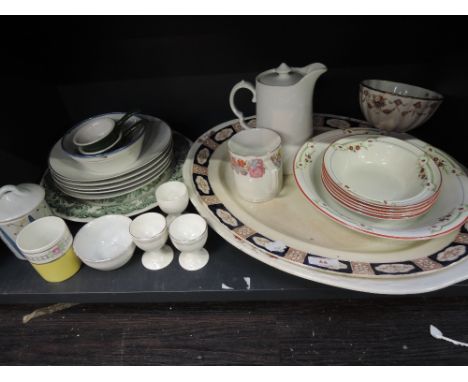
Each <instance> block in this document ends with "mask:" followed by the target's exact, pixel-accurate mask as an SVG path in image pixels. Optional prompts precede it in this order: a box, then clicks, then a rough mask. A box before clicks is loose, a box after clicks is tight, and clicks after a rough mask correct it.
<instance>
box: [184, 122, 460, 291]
mask: <svg viewBox="0 0 468 382" xmlns="http://www.w3.org/2000/svg"><path fill="white" fill-rule="evenodd" d="M250 123H251V124H254V123H253V121H250ZM314 125H315V126H316V127H317V128H319V127H320V126H326V128H328V129H331V128H348V127H360V126H366V123H365V122H363V121H359V120H356V119H352V118H345V117H338V116H334V115H329V114H319V115H317V114H316V115H315V116H314ZM238 129H240V125H239V124H238V123H237V121H235V120H234V121H230V122H226V123H223V124H221V125H218V126H216V127H214V128H212V129H210V130H209V131H208V132H207V133H206V134H204V135H203V136H202V137H200V138H199V139H198V140H197V142H196V143H195V144H194V145H193V146H192V148H191V150H190V152H189V155H188V157H187V161H186V162H185V165H184V179H185V182H186V184H187V185H188V187H189V192H190V198H191V201H192V203H193V204H194V206H195V208H196V209H197V210H198V212H199V213H200V214H201V215H202V216H203V217H205V219H207V221H208V223H209V225H210V226H211V227H212V228H213V229H214V230H215V231H216V232H217V233H218V234H220V235H221V236H222V237H223V238H224V239H225V240H227V241H228V242H229V243H231V244H232V245H233V246H235V247H237V248H238V249H240V250H241V251H243V252H245V253H246V254H248V255H250V256H252V257H254V258H256V259H257V260H259V261H262V262H263V263H265V264H268V265H270V266H272V267H274V268H277V269H279V270H281V271H284V272H287V273H290V274H293V275H296V276H299V277H302V278H305V279H308V280H313V281H316V282H321V283H324V284H328V285H333V286H337V287H341V288H347V289H352V290H358V291H365V292H370V293H383V294H412V293H423V292H429V291H433V290H437V289H440V288H443V287H446V286H448V285H451V284H454V283H456V282H458V281H461V280H464V279H466V278H467V277H468V262H465V261H461V260H462V259H464V258H465V256H466V255H467V253H468V251H467V245H466V244H468V234H466V233H465V232H466V231H464V232H463V233H462V234H460V235H458V236H457V235H456V233H455V232H454V233H452V234H450V235H447V236H446V237H443V238H438V239H435V240H429V241H422V242H403V241H393V240H389V241H387V240H382V239H378V238H375V239H374V238H372V237H370V236H364V235H360V234H359V233H357V232H353V231H351V230H347V229H345V228H344V227H342V226H340V225H339V224H336V223H334V222H333V221H331V220H330V219H327V218H326V216H325V215H322V214H320V213H317V212H318V211H317V212H316V213H315V215H313V216H309V215H307V216H309V217H310V223H309V222H302V221H301V220H299V219H296V223H295V224H294V227H293V228H292V229H291V231H289V232H290V233H292V234H293V235H292V236H294V234H296V239H301V240H304V239H305V240H306V241H307V238H308V237H309V236H308V235H307V236H303V235H301V233H302V232H303V231H304V225H305V224H309V226H307V227H306V228H307V229H306V232H307V233H308V234H310V233H313V234H314V237H313V238H310V239H311V240H310V242H309V244H310V243H315V242H318V245H317V248H320V247H323V248H322V253H323V250H327V252H328V251H329V250H330V251H332V252H334V257H333V258H332V254H333V253H330V252H328V255H327V257H325V256H324V255H325V253H324V255H322V256H320V255H315V256H314V255H310V254H308V253H304V251H301V250H296V249H294V248H293V247H288V246H287V245H285V244H284V243H283V244H281V242H280V243H278V241H280V240H278V238H268V236H265V235H262V234H260V233H259V232H258V231H256V230H255V229H253V228H251V227H250V223H251V221H243V220H240V219H237V216H236V214H235V213H232V211H231V210H230V209H229V208H230V206H229V207H227V206H226V205H225V204H224V202H222V201H220V200H219V198H218V196H217V193H216V192H213V188H212V183H211V182H210V179H209V177H208V166H210V162H211V156H212V154H213V151H214V150H216V149H217V147H218V146H219V145H220V144H221V143H223V142H225V141H226V139H228V138H229V137H230V136H231V135H232V134H233V133H234V132H235V131H238ZM322 131H323V130H322ZM220 164H223V161H221V162H220ZM224 165H226V164H225V163H224ZM199 176H201V178H203V180H200V178H199ZM291 181H292V182H291ZM226 189H228V188H227V187H226ZM288 189H292V190H296V191H297V189H296V187H295V186H294V181H293V180H292V179H290V177H289V178H288V177H286V184H285V188H284V190H285V191H287V190H288ZM283 195H289V193H286V194H283V193H282V194H280V197H279V198H277V199H275V201H274V202H275V203H279V204H277V205H275V208H276V209H273V208H271V209H265V210H262V211H261V212H268V210H270V213H269V214H266V215H267V216H265V215H262V214H261V213H259V211H258V210H257V208H258V207H262V206H261V205H258V206H257V208H256V209H255V211H253V209H252V207H251V206H252V204H251V203H249V206H248V208H245V209H243V210H244V215H243V217H244V216H249V214H250V216H251V215H252V213H255V217H256V218H258V217H260V218H262V219H263V222H264V225H265V226H266V227H267V228H268V227H271V226H272V224H273V225H277V224H281V227H286V228H289V227H290V225H285V224H284V221H285V220H286V219H287V217H284V216H283V214H281V216H280V214H278V213H273V212H272V211H278V210H280V208H285V204H284V203H287V201H288V198H283ZM292 195H293V196H294V193H293V194H292ZM295 195H296V196H295V198H296V200H297V201H298V202H299V201H300V200H302V201H303V202H304V204H300V202H299V204H297V208H291V209H289V208H287V209H285V211H290V212H291V214H293V215H299V216H304V215H303V214H302V212H301V211H302V209H303V208H307V201H306V200H305V198H303V197H302V195H300V193H296V194H295ZM246 203H247V202H246ZM282 203H283V204H282ZM234 204H236V203H234ZM265 204H268V203H265ZM309 207H311V206H309ZM240 209H241V210H242V208H240ZM223 210H225V211H226V212H228V213H229V214H225V213H223V212H222V211H223ZM245 211H247V214H246V213H245ZM281 211H282V210H281ZM252 221H253V222H254V223H255V219H253V220H252ZM292 222H294V220H292ZM302 223H304V224H302ZM295 228H298V229H299V231H297V230H295ZM283 236H284V235H283ZM356 237H360V238H362V239H365V242H362V243H363V245H362V246H361V245H359V244H357V242H356ZM455 237H456V238H455ZM454 238H455V240H454ZM336 240H338V241H336ZM385 242H391V243H392V245H400V246H407V248H406V249H409V248H412V247H414V246H420V245H423V244H424V245H431V246H432V247H431V248H429V247H428V246H425V247H424V248H423V247H420V250H421V251H422V255H421V257H420V258H419V259H420V260H418V258H414V260H412V261H411V262H408V261H403V260H402V259H403V258H404V257H406V258H408V253H407V252H406V251H403V252H401V251H402V248H403V247H401V248H400V249H398V247H397V248H396V249H395V248H394V249H393V251H389V250H388V248H386V249H385V248H383V247H379V246H382V245H383V243H385ZM444 242H445V243H447V244H444ZM364 243H366V244H367V245H364ZM435 243H437V245H435ZM437 248H439V249H437ZM278 249H280V251H278ZM361 249H364V252H361ZM349 251H352V253H354V254H355V255H359V254H361V255H362V256H366V257H364V258H361V261H358V260H356V261H347V260H346V261H341V260H340V258H339V257H337V256H342V255H343V254H349ZM403 253H404V255H402V256H400V255H399V254H403ZM381 255H385V256H386V258H385V259H384V261H382V263H375V260H376V259H379V260H380V259H381V257H380V256H381ZM390 256H396V257H393V258H391V257H390ZM337 260H338V261H337ZM372 260H373V261H372ZM385 260H393V261H394V263H392V264H388V262H386V261H385ZM398 261H401V262H400V263H397V262H398ZM417 263H419V266H418V265H416V264H417ZM442 268H444V269H442ZM430 269H432V271H431V270H430ZM423 270H424V271H423ZM433 271H434V272H433ZM345 274H355V275H377V276H379V277H375V278H373V279H371V278H367V277H366V278H361V277H343V275H345ZM389 274H391V276H390V277H391V278H392V279H391V280H389V279H388V275H389ZM402 274H410V275H409V276H405V277H401V278H399V277H395V276H397V275H402ZM411 274H412V275H413V276H417V277H413V276H411ZM384 275H387V277H384ZM372 277H374V276H372Z"/></svg>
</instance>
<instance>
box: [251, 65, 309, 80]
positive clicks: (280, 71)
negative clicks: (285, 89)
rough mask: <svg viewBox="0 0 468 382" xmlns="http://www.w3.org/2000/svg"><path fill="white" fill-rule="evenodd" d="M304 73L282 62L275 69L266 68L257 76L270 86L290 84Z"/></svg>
mask: <svg viewBox="0 0 468 382" xmlns="http://www.w3.org/2000/svg"><path fill="white" fill-rule="evenodd" d="M303 77H304V75H303V74H302V73H300V72H299V71H297V70H294V68H290V67H289V66H288V65H286V64H285V63H284V62H283V63H282V64H281V65H280V66H278V67H277V68H276V69H272V70H268V71H266V72H265V73H262V74H260V75H259V76H258V81H259V82H261V83H262V84H265V85H270V86H291V85H294V84H296V83H298V82H299V81H300V80H301V79H302V78H303Z"/></svg>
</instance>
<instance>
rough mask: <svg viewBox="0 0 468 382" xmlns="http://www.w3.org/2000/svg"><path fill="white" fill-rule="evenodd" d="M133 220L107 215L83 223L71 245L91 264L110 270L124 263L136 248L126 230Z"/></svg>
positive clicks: (92, 266) (100, 268) (86, 262)
mask: <svg viewBox="0 0 468 382" xmlns="http://www.w3.org/2000/svg"><path fill="white" fill-rule="evenodd" d="M131 222H132V220H131V219H130V218H128V217H126V216H122V215H106V216H102V217H100V218H97V219H95V220H93V221H91V222H89V223H87V224H86V225H84V226H83V227H82V228H81V229H80V230H79V231H78V233H77V234H76V236H75V241H74V242H73V249H74V250H75V253H76V255H77V256H78V257H79V258H80V259H81V260H82V261H83V263H85V264H86V265H88V266H89V267H91V268H95V269H98V270H102V271H111V270H114V269H117V268H120V267H122V266H123V265H125V264H126V263H127V262H128V261H129V260H130V259H131V257H132V255H133V252H134V251H135V244H134V243H133V240H132V236H131V235H130V232H129V227H130V224H131Z"/></svg>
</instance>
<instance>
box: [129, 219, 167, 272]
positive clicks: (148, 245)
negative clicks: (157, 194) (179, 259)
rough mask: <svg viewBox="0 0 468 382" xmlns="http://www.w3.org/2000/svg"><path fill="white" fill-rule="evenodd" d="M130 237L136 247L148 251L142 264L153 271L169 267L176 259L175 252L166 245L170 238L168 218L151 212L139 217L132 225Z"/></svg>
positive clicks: (143, 257)
mask: <svg viewBox="0 0 468 382" xmlns="http://www.w3.org/2000/svg"><path fill="white" fill-rule="evenodd" d="M129 231H130V235H131V236H132V238H133V242H134V243H135V244H136V246H137V247H138V248H140V249H142V250H143V251H146V252H145V253H144V254H143V256H142V258H141V262H142V264H143V266H144V267H145V268H146V269H150V270H152V271H156V270H160V269H163V268H165V267H167V266H168V265H169V264H170V263H171V262H172V260H173V259H174V251H173V250H172V248H171V247H169V246H168V245H165V244H166V241H167V237H168V230H167V222H166V218H165V217H164V216H163V215H161V214H158V213H155V212H149V213H146V214H143V215H140V216H138V217H137V218H136V219H135V220H133V221H132V223H131V224H130V228H129Z"/></svg>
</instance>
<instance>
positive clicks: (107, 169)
mask: <svg viewBox="0 0 468 382" xmlns="http://www.w3.org/2000/svg"><path fill="white" fill-rule="evenodd" d="M124 114H125V113H107V114H104V115H102V116H98V117H93V118H91V119H90V120H95V119H98V118H109V119H112V120H114V122H115V121H118V120H119V119H120V118H121V117H122V116H123V115H124ZM139 119H141V118H140V117H138V116H132V117H131V118H130V119H129V120H128V121H127V122H126V123H127V124H134V123H136V122H137V121H138V120H139ZM83 123H87V121H85V122H82V123H81V124H78V125H77V126H74V127H72V128H71V129H70V130H69V131H68V132H67V133H66V134H65V136H64V137H63V139H62V148H63V150H64V151H65V152H66V153H67V155H69V156H70V157H71V158H73V159H74V160H76V161H77V162H78V163H79V164H80V165H81V166H82V167H83V169H84V170H87V171H92V172H97V173H105V174H111V173H114V172H118V171H119V170H120V169H121V168H122V167H127V166H128V165H129V164H131V163H133V162H135V161H136V160H137V159H138V157H139V156H140V153H141V150H142V148H143V143H144V137H145V128H144V127H143V128H141V129H140V130H139V131H138V132H137V133H136V134H135V135H134V136H133V138H132V139H131V141H130V142H128V143H126V144H125V145H123V146H121V145H116V146H113V147H112V148H111V149H110V150H109V151H106V152H102V153H94V154H91V155H88V154H86V155H85V154H82V153H80V151H79V150H77V149H76V147H75V145H74V143H73V141H72V137H73V136H74V134H75V131H76V130H77V129H79V128H80V126H81V125H82V124H83ZM119 136H120V135H119Z"/></svg>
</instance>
